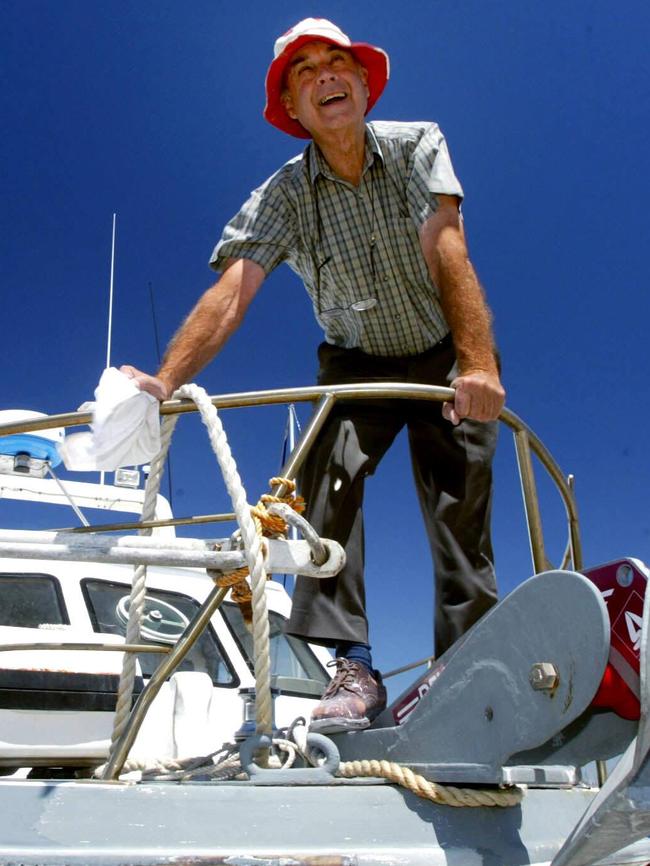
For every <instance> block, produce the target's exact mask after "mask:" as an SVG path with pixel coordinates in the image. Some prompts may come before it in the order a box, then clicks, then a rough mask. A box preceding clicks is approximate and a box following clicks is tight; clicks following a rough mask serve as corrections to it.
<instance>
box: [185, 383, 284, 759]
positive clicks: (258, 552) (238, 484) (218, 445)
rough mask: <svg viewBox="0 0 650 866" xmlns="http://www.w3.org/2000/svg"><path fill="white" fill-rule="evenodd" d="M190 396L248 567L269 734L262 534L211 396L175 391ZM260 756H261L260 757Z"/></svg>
mask: <svg viewBox="0 0 650 866" xmlns="http://www.w3.org/2000/svg"><path fill="white" fill-rule="evenodd" d="M177 393H178V394H180V396H182V397H189V398H190V400H193V401H194V403H196V406H197V408H198V410H199V412H200V413H201V420H202V421H203V423H204V424H205V426H206V428H207V431H208V436H209V439H210V443H211V445H212V448H213V450H214V453H215V455H216V457H217V460H218V461H219V466H220V467H221V472H222V474H223V479H224V482H225V484H226V489H227V490H228V493H229V495H230V498H231V500H232V504H233V510H234V512H235V515H236V517H237V522H238V523H239V527H240V529H241V537H242V541H243V544H244V554H245V557H246V564H247V565H248V569H249V571H250V579H251V591H252V595H253V600H252V608H253V655H254V663H255V710H256V727H255V731H256V733H257V734H265V735H266V736H271V732H272V724H273V705H272V702H271V662H270V653H269V618H268V613H267V608H266V590H265V587H266V569H265V568H264V558H263V554H262V543H261V538H260V537H259V535H258V534H257V531H256V529H255V523H254V522H253V518H252V517H251V513H250V505H249V504H248V502H247V501H246V491H245V490H244V486H243V484H242V481H241V478H240V477H239V473H238V472H237V465H236V463H235V461H234V459H233V456H232V452H231V450H230V446H229V445H228V441H227V439H226V434H225V432H224V429H223V425H222V423H221V419H220V418H219V416H218V414H217V410H216V408H215V407H214V406H213V405H212V403H211V401H210V398H209V397H208V395H207V394H206V392H205V391H204V389H203V388H199V386H198V385H183V386H182V387H181V388H180V389H179V391H178V392H177ZM262 760H263V759H262Z"/></svg>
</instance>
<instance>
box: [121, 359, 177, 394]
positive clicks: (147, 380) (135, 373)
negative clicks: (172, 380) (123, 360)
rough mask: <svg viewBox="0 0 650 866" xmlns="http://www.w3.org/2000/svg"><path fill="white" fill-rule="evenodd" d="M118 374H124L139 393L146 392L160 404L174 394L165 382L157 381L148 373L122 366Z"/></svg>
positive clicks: (157, 379) (126, 365)
mask: <svg viewBox="0 0 650 866" xmlns="http://www.w3.org/2000/svg"><path fill="white" fill-rule="evenodd" d="M120 373H124V375H125V376H128V377H129V379H133V380H134V381H135V384H136V385H137V386H138V388H139V389H140V390H141V391H146V392H147V393H148V394H152V395H153V396H154V397H155V398H156V399H157V400H160V402H161V403H162V402H163V400H169V398H170V397H171V395H172V394H173V392H174V388H173V387H172V386H171V385H170V384H168V383H167V382H165V381H163V380H162V379H159V378H158V377H157V376H150V375H149V374H148V373H143V372H142V370H138V369H137V368H136V367H132V366H131V365H130V364H124V365H123V366H122V367H120Z"/></svg>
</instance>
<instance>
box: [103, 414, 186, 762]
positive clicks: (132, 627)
mask: <svg viewBox="0 0 650 866" xmlns="http://www.w3.org/2000/svg"><path fill="white" fill-rule="evenodd" d="M177 420H178V418H177V416H176V415H168V416H167V417H166V418H165V419H164V421H163V423H162V426H161V429H160V452H159V453H158V455H157V457H156V458H155V460H154V461H153V462H152V464H151V471H150V473H149V477H148V478H147V484H146V486H145V491H144V503H143V505H142V520H143V521H147V520H153V519H154V517H155V514H156V499H157V497H158V490H159V489H160V479H161V477H162V473H163V469H164V466H165V458H166V457H167V452H168V450H169V445H170V442H171V438H172V433H173V432H174V427H175V426H176V421H177ZM138 532H139V534H140V535H151V532H152V530H151V529H150V528H149V529H140V530H138ZM146 580H147V566H146V565H138V566H136V567H135V570H134V572H133V582H132V584H131V594H130V596H129V619H128V622H127V624H126V636H125V643H127V644H132V643H139V640H140V627H141V624H142V614H143V611H144V599H145V595H146ZM136 661H137V657H136V654H135V653H124V660H123V662H122V672H121V674H120V682H119V685H118V689H117V703H116V706H115V717H114V719H113V731H112V734H111V745H110V749H109V758H112V757H113V752H114V750H115V748H116V745H117V742H118V740H119V739H120V737H121V736H122V733H123V731H124V728H125V727H126V723H127V721H128V718H129V714H130V712H131V702H132V699H133V685H134V682H135V671H136Z"/></svg>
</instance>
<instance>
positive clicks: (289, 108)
mask: <svg viewBox="0 0 650 866" xmlns="http://www.w3.org/2000/svg"><path fill="white" fill-rule="evenodd" d="M280 101H281V102H282V105H284V110H285V111H286V112H287V114H288V115H289V117H290V118H291V119H292V120H297V118H298V115H297V114H296V112H295V111H294V110H293V100H292V98H291V94H290V93H289V91H288V90H283V91H282V96H281V97H280Z"/></svg>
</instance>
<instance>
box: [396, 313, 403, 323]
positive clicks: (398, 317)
mask: <svg viewBox="0 0 650 866" xmlns="http://www.w3.org/2000/svg"><path fill="white" fill-rule="evenodd" d="M401 318H402V317H401V316H400V314H399V313H397V315H396V316H395V321H396V322H399V320H400V319H401Z"/></svg>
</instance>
